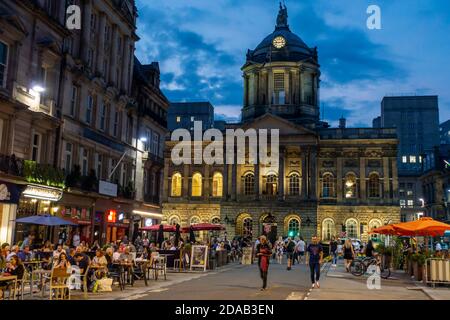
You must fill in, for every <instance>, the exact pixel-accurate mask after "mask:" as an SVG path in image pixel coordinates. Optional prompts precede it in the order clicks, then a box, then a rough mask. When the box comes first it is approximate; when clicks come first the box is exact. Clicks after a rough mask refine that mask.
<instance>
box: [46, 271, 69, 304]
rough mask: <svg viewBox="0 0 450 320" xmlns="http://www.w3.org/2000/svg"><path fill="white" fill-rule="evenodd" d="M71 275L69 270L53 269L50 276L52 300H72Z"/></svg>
mask: <svg viewBox="0 0 450 320" xmlns="http://www.w3.org/2000/svg"><path fill="white" fill-rule="evenodd" d="M69 277H70V273H68V272H67V269H65V268H64V269H63V268H53V269H52V273H51V276H50V300H70V286H69Z"/></svg>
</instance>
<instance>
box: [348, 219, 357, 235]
mask: <svg viewBox="0 0 450 320" xmlns="http://www.w3.org/2000/svg"><path fill="white" fill-rule="evenodd" d="M345 232H346V233H347V237H348V238H358V221H356V220H355V219H348V220H347V221H346V222H345Z"/></svg>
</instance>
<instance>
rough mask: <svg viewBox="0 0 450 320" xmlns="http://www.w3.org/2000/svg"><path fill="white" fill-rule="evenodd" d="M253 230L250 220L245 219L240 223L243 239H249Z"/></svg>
mask: <svg viewBox="0 0 450 320" xmlns="http://www.w3.org/2000/svg"><path fill="white" fill-rule="evenodd" d="M252 230H253V220H252V218H245V219H244V220H243V221H242V236H243V237H244V238H246V237H251V236H252Z"/></svg>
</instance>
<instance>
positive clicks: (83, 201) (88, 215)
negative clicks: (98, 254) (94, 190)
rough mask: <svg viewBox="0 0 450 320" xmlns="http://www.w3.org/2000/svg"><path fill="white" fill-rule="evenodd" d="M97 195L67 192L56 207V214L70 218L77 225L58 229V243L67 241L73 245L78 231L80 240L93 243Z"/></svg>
mask: <svg viewBox="0 0 450 320" xmlns="http://www.w3.org/2000/svg"><path fill="white" fill-rule="evenodd" d="M95 200H96V199H95V197H94V196H87V195H85V194H76V193H70V192H65V193H64V195H63V197H62V198H61V200H60V201H59V202H58V206H57V207H56V208H55V209H54V210H55V211H56V215H57V216H59V217H61V218H63V219H66V220H69V221H71V222H73V223H75V224H77V226H65V227H60V228H59V231H58V236H57V240H58V243H63V242H66V243H68V244H69V245H72V239H73V236H74V235H75V233H77V232H78V234H79V236H80V241H85V242H86V243H91V242H92V240H93V239H92V238H93V227H92V226H93V212H94V208H95Z"/></svg>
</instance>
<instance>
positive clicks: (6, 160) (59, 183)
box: [0, 154, 65, 188]
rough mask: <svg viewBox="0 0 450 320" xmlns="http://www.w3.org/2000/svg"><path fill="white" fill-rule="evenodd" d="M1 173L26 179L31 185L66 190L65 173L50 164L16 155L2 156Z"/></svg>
mask: <svg viewBox="0 0 450 320" xmlns="http://www.w3.org/2000/svg"><path fill="white" fill-rule="evenodd" d="M0 172H2V173H5V174H9V175H12V176H16V177H21V178H24V179H25V180H26V181H27V182H29V183H36V184H41V185H45V186H49V187H57V188H64V187H65V176H64V171H62V170H60V169H58V168H55V167H53V166H52V165H49V164H40V163H37V162H35V161H31V160H24V159H21V158H17V157H16V156H15V155H11V156H7V155H3V154H0Z"/></svg>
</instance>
